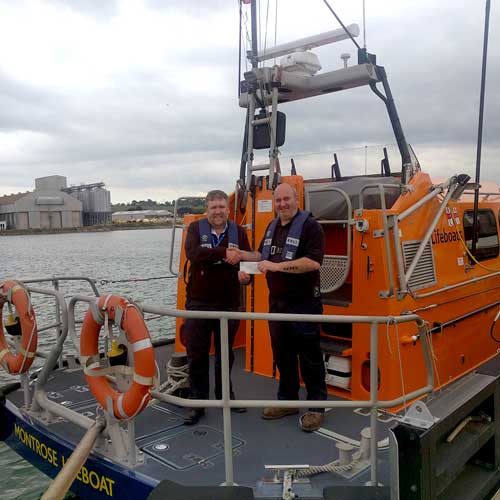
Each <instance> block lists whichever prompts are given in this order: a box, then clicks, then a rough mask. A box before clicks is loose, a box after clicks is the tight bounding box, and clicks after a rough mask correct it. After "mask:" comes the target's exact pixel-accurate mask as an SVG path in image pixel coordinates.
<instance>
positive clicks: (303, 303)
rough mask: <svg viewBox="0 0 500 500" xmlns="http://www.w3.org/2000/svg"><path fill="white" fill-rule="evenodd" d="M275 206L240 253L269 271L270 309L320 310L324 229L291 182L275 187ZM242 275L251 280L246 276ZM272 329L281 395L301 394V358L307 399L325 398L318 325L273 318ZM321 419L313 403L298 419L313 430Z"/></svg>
mask: <svg viewBox="0 0 500 500" xmlns="http://www.w3.org/2000/svg"><path fill="white" fill-rule="evenodd" d="M274 209H275V211H276V215H277V217H276V218H275V219H274V220H273V221H272V222H271V223H270V224H269V226H268V227H267V229H266V232H265V235H264V238H263V240H262V242H261V244H260V246H259V251H258V252H242V257H243V259H244V260H259V259H261V260H260V262H259V263H258V266H257V267H258V269H259V270H260V271H261V272H263V273H265V274H266V281H267V285H268V287H269V312H272V313H292V314H322V312H323V305H322V303H321V297H320V276H319V268H320V266H321V264H322V262H323V255H324V253H325V238H324V234H323V229H322V228H321V226H320V225H319V223H318V222H317V221H316V220H315V219H314V218H313V216H312V215H311V214H310V213H309V212H305V211H302V210H299V208H298V195H297V192H296V190H295V189H294V188H293V187H292V186H291V185H290V184H285V183H284V184H280V185H279V186H278V187H277V188H276V190H275V191H274ZM241 278H242V279H243V280H245V281H247V280H248V276H242V277H241ZM269 330H270V333H271V344H272V349H273V355H274V360H275V361H276V364H277V366H278V369H279V372H280V381H279V388H278V399H281V400H298V399H299V388H300V377H299V368H298V365H299V363H300V373H301V375H302V378H303V379H304V383H305V386H306V390H307V399H308V400H311V401H323V400H325V399H326V397H327V390H326V382H325V365H324V361H323V353H322V352H321V348H320V343H319V340H320V327H319V324H318V323H311V322H279V321H270V322H269ZM297 358H298V359H297ZM296 413H298V409H297V408H264V411H263V412H262V418H264V419H267V420H272V419H277V418H282V417H286V416H288V415H293V414H296ZM323 419H324V409H321V408H310V410H309V411H308V412H306V413H305V414H304V415H302V417H301V418H300V427H301V429H302V430H304V431H306V432H312V431H315V430H317V429H319V428H320V427H321V425H322V424H323Z"/></svg>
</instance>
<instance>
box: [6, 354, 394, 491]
mask: <svg viewBox="0 0 500 500" xmlns="http://www.w3.org/2000/svg"><path fill="white" fill-rule="evenodd" d="M172 347H173V346H171V345H170V346H163V347H161V348H157V349H156V351H157V352H156V359H157V361H158V364H159V366H164V365H165V360H166V359H167V357H169V355H170V353H171V351H172ZM243 366H244V351H243V350H241V349H240V350H237V351H236V359H235V365H234V368H233V375H232V380H233V386H234V390H235V392H236V395H237V397H238V399H270V400H273V399H274V398H275V395H276V389H277V381H276V380H274V379H270V378H267V377H263V376H259V375H255V374H253V373H249V372H247V371H245V370H244V369H243ZM212 373H213V368H212V367H211V374H212ZM211 378H213V377H211ZM301 392H303V391H302V390H301ZM47 393H48V396H49V398H50V399H51V400H53V401H55V402H58V403H62V404H63V405H64V406H66V407H68V408H71V409H73V410H75V411H77V412H79V413H82V414H85V415H86V416H88V417H90V418H92V419H94V418H95V416H96V407H97V404H96V401H95V399H94V398H93V396H92V394H91V392H90V391H89V389H88V387H87V385H86V382H85V378H84V376H83V373H82V371H81V370H67V369H66V370H61V371H59V370H57V371H55V372H54V373H53V376H52V377H51V379H50V380H49V381H48V383H47ZM301 397H304V394H301ZM8 399H9V400H10V401H11V402H13V403H14V404H15V405H16V406H17V407H20V406H22V403H23V394H22V392H21V391H17V392H14V393H12V394H10V395H9V396H8ZM188 410H189V409H188V408H182V407H177V406H174V405H171V404H166V403H156V404H153V405H151V406H149V407H148V408H147V409H146V410H145V411H143V412H142V413H141V414H140V415H138V416H137V417H136V419H135V432H136V444H137V446H138V447H139V448H140V450H141V451H142V452H143V454H144V458H145V460H144V463H143V464H139V465H136V466H135V467H134V468H133V470H134V472H135V473H141V474H144V475H145V476H148V477H149V478H151V479H152V482H153V483H155V482H157V481H160V480H163V479H167V480H171V481H174V482H175V483H177V484H180V485H189V486H207V485H212V486H214V485H220V484H222V483H223V482H224V480H225V462H224V442H223V432H222V428H223V419H222V409H220V408H209V409H207V411H206V414H205V416H204V417H203V418H202V419H201V420H200V422H199V423H198V424H197V425H194V426H186V425H184V423H183V416H184V414H185V413H186V412H187V411H188ZM260 413H261V409H260V408H248V410H247V411H246V412H245V413H234V412H232V413H231V417H232V435H233V456H234V479H235V482H236V483H237V484H238V485H241V486H248V487H251V488H252V489H253V490H254V494H255V497H263V498H266V497H267V498H273V497H277V498H281V495H282V490H283V485H282V483H281V482H276V481H275V480H273V476H274V472H273V471H270V470H265V465H276V464H280V465H292V464H309V465H324V464H327V463H329V462H332V461H333V460H336V459H337V458H338V450H337V449H336V447H335V445H336V443H337V442H344V443H351V441H359V440H360V438H361V437H360V432H361V429H363V428H364V427H368V426H369V417H368V416H367V415H366V414H365V415H364V414H362V413H361V412H358V411H354V412H353V411H352V410H351V409H335V410H333V411H329V412H328V413H327V416H326V419H325V423H324V426H323V427H322V428H321V429H320V430H319V431H317V432H314V433H305V432H303V431H302V430H301V429H300V428H299V426H298V415H292V416H288V417H285V418H282V419H279V420H271V421H269V420H263V419H261V418H260ZM363 413H366V412H363ZM385 417H388V418H385ZM381 420H382V423H381V424H380V425H379V426H378V428H379V430H380V433H381V435H379V436H378V441H380V440H381V439H384V438H385V437H386V435H382V434H385V431H386V429H387V427H388V426H389V425H391V420H392V419H391V418H390V415H383V416H381ZM48 430H49V431H50V433H52V434H53V435H55V436H57V437H59V438H61V439H64V440H66V441H69V442H71V443H74V444H76V443H78V441H79V440H80V438H81V437H82V436H83V434H84V430H83V429H81V428H78V427H77V426H75V425H74V424H71V423H70V422H67V421H60V422H57V423H54V424H51V425H50V426H49V428H48ZM379 449H380V452H379V478H380V480H381V481H382V483H384V484H388V479H387V478H388V464H387V457H388V451H387V446H383V447H382V448H379ZM350 474H351V475H352V476H353V477H342V476H341V475H339V474H336V473H321V474H318V475H316V476H313V477H311V479H310V481H309V480H305V481H304V482H303V483H300V484H294V492H295V493H296V494H298V495H299V496H300V497H302V498H303V497H307V498H324V496H323V489H324V488H325V487H327V486H332V485H342V484H350V485H352V484H359V485H364V484H365V483H366V482H367V481H369V479H370V472H369V469H367V468H365V469H364V470H362V471H358V472H357V473H355V474H353V473H350ZM348 475H349V474H348Z"/></svg>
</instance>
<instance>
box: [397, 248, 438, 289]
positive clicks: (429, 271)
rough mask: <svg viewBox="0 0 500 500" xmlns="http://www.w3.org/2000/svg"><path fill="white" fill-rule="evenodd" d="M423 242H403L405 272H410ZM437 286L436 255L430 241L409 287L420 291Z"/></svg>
mask: <svg viewBox="0 0 500 500" xmlns="http://www.w3.org/2000/svg"><path fill="white" fill-rule="evenodd" d="M421 243H422V241H420V240H418V241H404V242H403V259H404V265H405V272H406V271H408V268H409V267H410V265H411V263H412V261H413V259H414V257H415V255H416V253H417V250H418V248H419V246H420V244H421ZM436 284H437V279H436V268H435V266H434V255H433V253H432V247H431V242H430V240H429V241H428V242H427V245H425V248H424V252H423V254H422V256H421V257H420V260H419V262H418V264H417V267H416V268H415V271H414V272H413V274H412V276H411V278H410V281H409V282H408V286H409V287H410V289H411V290H420V289H422V288H428V287H431V286H434V285H436Z"/></svg>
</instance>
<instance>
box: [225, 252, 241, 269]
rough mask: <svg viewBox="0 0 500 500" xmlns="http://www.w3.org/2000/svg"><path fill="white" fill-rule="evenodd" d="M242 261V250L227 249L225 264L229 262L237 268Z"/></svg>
mask: <svg viewBox="0 0 500 500" xmlns="http://www.w3.org/2000/svg"><path fill="white" fill-rule="evenodd" d="M242 260H243V252H242V251H241V250H240V249H238V248H227V249H226V258H225V259H224V262H227V263H228V264H230V265H232V266H235V265H236V264H238V263H239V262H240V261H242Z"/></svg>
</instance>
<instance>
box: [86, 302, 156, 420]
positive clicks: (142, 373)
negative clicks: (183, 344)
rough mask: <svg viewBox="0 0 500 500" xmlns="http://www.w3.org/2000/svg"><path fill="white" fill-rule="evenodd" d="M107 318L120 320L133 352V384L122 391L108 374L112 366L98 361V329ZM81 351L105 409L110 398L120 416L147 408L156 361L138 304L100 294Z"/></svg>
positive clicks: (89, 313)
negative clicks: (113, 384) (105, 365)
mask: <svg viewBox="0 0 500 500" xmlns="http://www.w3.org/2000/svg"><path fill="white" fill-rule="evenodd" d="M119 311H120V312H119ZM120 316H121V318H120ZM106 318H109V319H110V320H112V321H114V322H115V323H116V322H118V323H120V324H119V327H120V328H122V329H123V330H124V331H125V334H126V337H127V341H128V343H129V349H131V350H132V352H133V359H134V366H133V378H132V382H131V384H130V387H129V388H128V390H127V391H126V392H123V393H122V392H119V391H117V390H115V389H114V388H113V387H112V386H111V384H110V382H109V381H108V379H107V378H106V376H105V375H106V374H107V373H109V372H110V371H112V370H113V369H107V368H102V367H101V366H100V364H99V360H100V358H99V346H98V341H99V333H100V331H101V327H102V325H103V324H105V323H106ZM80 354H81V356H82V362H83V363H84V366H85V376H86V379H87V382H88V384H89V387H90V390H91V391H92V394H93V395H94V397H95V398H96V399H97V401H98V402H99V403H100V404H101V406H102V407H103V408H104V409H108V401H109V399H111V401H112V404H113V413H114V415H115V417H116V418H118V419H121V420H123V419H128V418H131V417H134V416H135V415H137V414H138V413H139V412H140V411H142V410H143V409H144V407H145V406H146V405H147V403H148V402H149V400H150V399H151V395H150V393H149V391H150V389H151V388H152V387H153V378H154V376H155V367H156V364H155V358H154V350H153V345H152V344H151V337H150V335H149V331H148V329H147V326H146V324H145V322H144V318H143V316H142V314H141V312H140V311H139V309H138V308H137V306H136V305H134V304H132V303H130V302H129V301H128V300H127V299H126V298H124V297H120V296H118V295H107V296H106V295H104V296H102V297H100V298H99V300H98V301H97V306H96V305H93V306H91V307H89V309H88V311H87V313H86V314H85V318H84V320H83V325H82V332H81V336H80ZM100 372H101V374H99V373H100Z"/></svg>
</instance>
